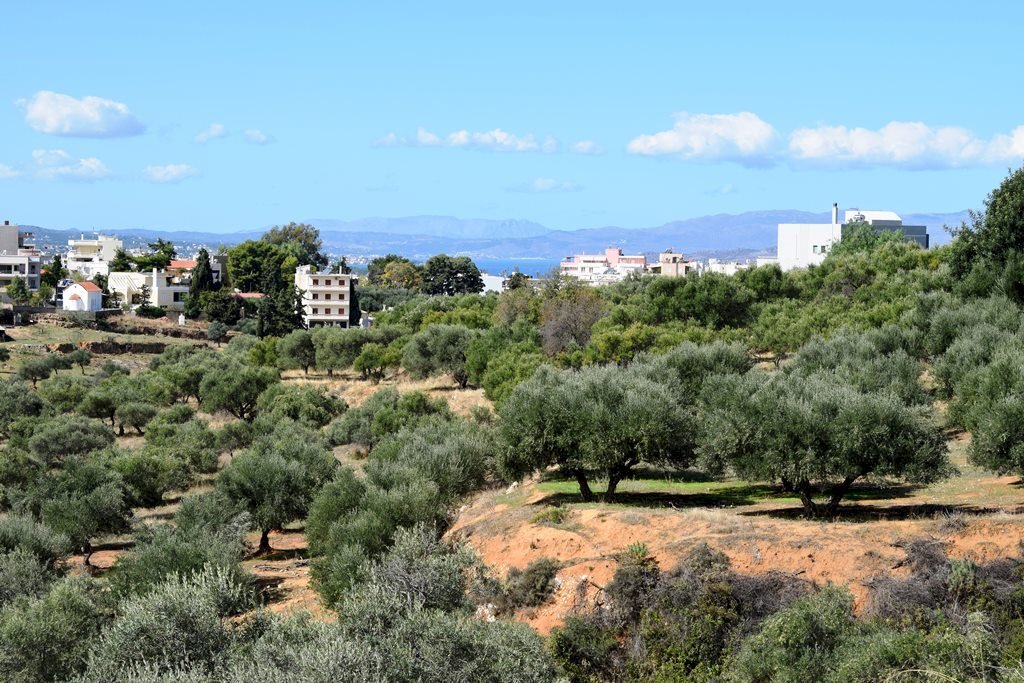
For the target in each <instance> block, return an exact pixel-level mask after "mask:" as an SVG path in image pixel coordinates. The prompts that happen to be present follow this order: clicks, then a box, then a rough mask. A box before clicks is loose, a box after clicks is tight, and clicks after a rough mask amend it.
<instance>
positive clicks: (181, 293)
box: [107, 257, 225, 311]
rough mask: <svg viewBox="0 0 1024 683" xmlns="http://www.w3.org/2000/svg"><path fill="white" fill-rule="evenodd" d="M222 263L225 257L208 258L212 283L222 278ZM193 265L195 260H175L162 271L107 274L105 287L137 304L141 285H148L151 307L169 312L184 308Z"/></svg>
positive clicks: (123, 301)
mask: <svg viewBox="0 0 1024 683" xmlns="http://www.w3.org/2000/svg"><path fill="white" fill-rule="evenodd" d="M224 263H225V260H224V259H214V258H213V257H211V258H210V269H211V270H212V272H213V281H214V282H220V281H221V272H222V269H223V268H224ZM195 267H196V262H195V261H189V260H184V259H175V260H172V261H171V262H170V263H169V264H168V265H167V268H165V269H163V270H157V269H156V268H154V269H152V270H151V271H126V272H120V273H110V274H109V275H108V277H107V289H108V290H109V291H110V294H111V295H117V296H118V297H119V298H120V300H121V303H122V304H125V303H126V304H128V305H129V306H138V305H139V304H140V303H141V302H142V288H143V287H149V305H150V306H160V307H161V308H164V309H166V310H168V311H183V310H185V300H186V299H188V293H189V290H190V289H191V287H192V269H193V268H195Z"/></svg>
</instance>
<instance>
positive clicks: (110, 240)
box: [64, 235, 124, 279]
mask: <svg viewBox="0 0 1024 683" xmlns="http://www.w3.org/2000/svg"><path fill="white" fill-rule="evenodd" d="M123 248H124V243H123V242H122V241H121V240H119V239H117V238H116V237H107V236H106V235H97V236H96V237H94V238H90V239H86V238H85V235H82V236H81V237H80V238H79V239H77V240H76V239H70V240H68V253H67V255H66V256H65V258H64V267H65V268H67V269H68V270H69V271H71V272H72V273H74V272H76V271H77V272H79V273H81V274H82V275H83V276H84V277H85V278H87V279H91V278H93V277H95V276H96V275H107V274H108V273H109V272H110V266H109V264H110V262H111V261H113V260H114V255H115V254H116V253H117V250H118V249H123Z"/></svg>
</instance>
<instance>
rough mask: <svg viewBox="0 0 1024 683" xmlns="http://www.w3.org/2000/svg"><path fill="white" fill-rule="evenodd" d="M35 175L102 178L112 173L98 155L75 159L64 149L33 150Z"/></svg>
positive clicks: (57, 177)
mask: <svg viewBox="0 0 1024 683" xmlns="http://www.w3.org/2000/svg"><path fill="white" fill-rule="evenodd" d="M32 160H33V161H34V163H35V176H36V177H37V178H42V179H43V180H85V181H90V180H100V179H103V178H108V177H110V176H111V175H112V174H111V172H110V169H108V168H107V167H106V166H105V165H104V164H103V162H102V161H100V160H99V159H97V158H96V157H87V158H84V159H75V158H74V157H72V156H71V155H70V154H68V153H67V152H65V151H64V150H62V149H36V150H33V151H32Z"/></svg>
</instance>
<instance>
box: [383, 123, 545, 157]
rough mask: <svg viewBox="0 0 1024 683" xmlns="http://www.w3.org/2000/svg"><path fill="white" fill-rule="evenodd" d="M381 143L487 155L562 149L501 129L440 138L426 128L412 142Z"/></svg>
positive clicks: (391, 138) (392, 139) (393, 138)
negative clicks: (471, 151) (479, 151)
mask: <svg viewBox="0 0 1024 683" xmlns="http://www.w3.org/2000/svg"><path fill="white" fill-rule="evenodd" d="M379 143H380V144H381V145H385V146H407V147H452V148H457V149H475V150H482V151H488V152H543V153H546V154H550V153H552V152H557V151H558V149H559V143H558V140H556V139H555V138H553V137H551V136H550V135H546V136H544V137H543V138H538V137H537V136H535V135H534V134H533V133H527V134H526V135H517V134H515V133H509V132H508V131H504V130H502V129H501V128H495V129H493V130H488V131H480V132H474V131H469V130H457V131H454V132H451V133H448V134H447V135H438V134H437V133H433V132H431V131H429V130H427V129H425V128H420V129H418V130H417V131H416V136H415V137H413V138H405V137H402V136H400V135H398V134H397V133H388V134H387V135H385V136H384V137H383V138H381V140H380V141H379Z"/></svg>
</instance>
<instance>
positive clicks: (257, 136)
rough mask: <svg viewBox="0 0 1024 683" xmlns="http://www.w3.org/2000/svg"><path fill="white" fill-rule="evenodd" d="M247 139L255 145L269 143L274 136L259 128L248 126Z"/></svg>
mask: <svg viewBox="0 0 1024 683" xmlns="http://www.w3.org/2000/svg"><path fill="white" fill-rule="evenodd" d="M243 135H245V141H246V142H248V143H251V144H253V145H269V144H270V143H271V142H273V141H274V136H273V135H270V134H268V133H264V132H263V131H262V130H260V129H259V128H247V129H246V130H245V133H243Z"/></svg>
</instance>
